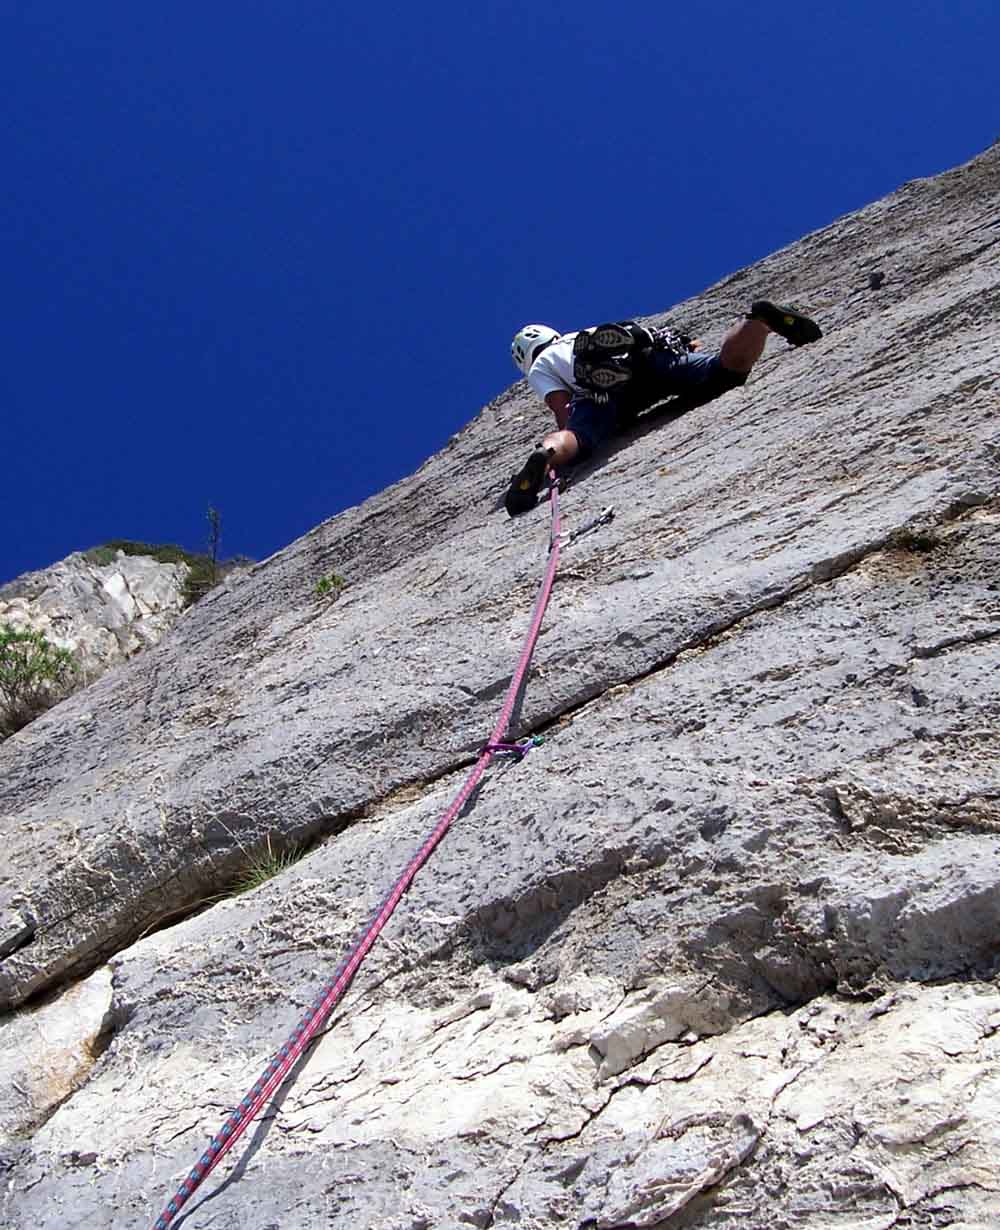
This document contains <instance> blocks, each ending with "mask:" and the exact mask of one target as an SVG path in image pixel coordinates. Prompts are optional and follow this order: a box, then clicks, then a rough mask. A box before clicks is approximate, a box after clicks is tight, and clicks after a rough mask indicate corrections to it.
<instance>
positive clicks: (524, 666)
mask: <svg viewBox="0 0 1000 1230" xmlns="http://www.w3.org/2000/svg"><path fill="white" fill-rule="evenodd" d="M549 498H550V501H551V507H552V523H551V529H550V534H549V558H548V563H547V565H546V568H545V575H544V576H543V578H542V583H541V585H540V586H539V589H538V597H537V598H536V599H535V607H534V610H533V612H532V616H531V625H530V627H529V629H528V635H527V637H526V638H525V642H524V646H523V648H522V649H521V655H520V657H519V658H518V660H517V665H516V666H515V668H514V674H513V676H512V677H511V681H510V687H509V688H508V689H507V696H506V698H505V700H504V704H503V708H502V709H501V711H500V716H499V718H498V719H497V723H496V725H495V726H494V727H493V732H492V734H491V735H490V739H489V742H488V743H487V744H486V746H485V747H484V748H483V750H482V752H480V755H479V758H478V760H477V761H476V763H475V765H474V766H473V768H472V770H471V772H470V773H469V776H468V777H467V778H466V779H465V782H464V784H463V785H462V788H461V789H460V790H459V792H458V794H457V795H456V796H455V798H454V800H453V801H452V803H451V805H450V806H449V808H448V810H447V811H446V812H445V813H444V815H443V816H442V817H441V819H440V820H439V821H438V822H437V824H436V825H435V826H434V829H433V830H432V831H431V833H430V835H429V836H428V837H427V838H426V840H425V841H424V843H423V845H422V846H421V847H420V848H419V850H417V852H416V854H414V855H413V857H412V858H411V859H410V861H409V862H408V863H407V865H406V868H405V870H404V871H403V873H402V875H401V876H400V877H399V879H398V880H397V881H396V883H395V884H394V886H393V888H392V890H391V891H390V893H389V895H388V896H387V897H386V899H385V901H384V902H383V903H382V905H381V906H380V907H379V909H378V910H377V911H376V913H375V914H374V916H373V917H372V919H371V921H370V922H369V923H368V925H367V926H366V927H365V928H364V930H363V931H362V932H361V935H360V936H359V938H358V939H357V940H356V941H355V944H354V947H353V948H352V949H351V950H350V951H349V952H348V953H347V955H346V956H345V957H344V959H343V960H342V961H341V963H340V965H338V966H337V969H336V971H335V973H334V975H333V977H332V978H331V979H330V980H329V981H328V982H327V983H326V984H325V985H324V986H323V988H322V989H321V991H320V993H319V996H318V998H317V999H316V1000H315V1001H314V1002H313V1004H312V1006H311V1007H310V1008H309V1009H308V1011H307V1012H306V1013H305V1015H304V1016H303V1017H302V1019H301V1020H300V1021H299V1023H298V1024H297V1025H296V1026H295V1028H294V1029H293V1030H292V1032H291V1034H290V1035H289V1037H288V1040H287V1041H286V1042H285V1044H284V1046H282V1047H281V1049H280V1050H279V1051H277V1052H276V1053H275V1055H274V1056H273V1058H272V1059H271V1062H270V1063H269V1064H268V1065H267V1067H266V1068H265V1069H264V1071H263V1072H262V1073H261V1074H260V1077H259V1078H258V1080H257V1082H256V1084H254V1086H253V1088H252V1089H251V1090H250V1091H249V1093H248V1094H247V1095H246V1097H245V1098H244V1099H243V1100H242V1102H240V1104H239V1106H237V1107H236V1109H235V1110H234V1111H233V1112H232V1113H231V1114H230V1115H229V1117H228V1118H227V1119H226V1121H225V1123H223V1125H222V1127H221V1128H220V1130H219V1132H218V1133H217V1135H215V1136H213V1137H212V1139H211V1140H210V1141H209V1142H208V1146H207V1147H206V1149H205V1152H204V1153H203V1154H202V1155H201V1157H200V1158H199V1159H198V1161H197V1162H196V1163H195V1165H194V1167H193V1168H192V1170H191V1172H190V1173H189V1174H188V1176H187V1178H186V1179H185V1180H184V1182H183V1183H182V1184H181V1185H180V1187H179V1188H178V1189H177V1191H176V1192H175V1193H174V1196H173V1199H171V1201H170V1202H169V1204H168V1205H167V1206H166V1208H165V1209H164V1210H163V1212H162V1213H161V1214H160V1216H159V1217H158V1218H157V1219H156V1221H155V1223H154V1225H153V1230H167V1227H168V1226H169V1225H170V1223H171V1222H172V1221H173V1220H174V1218H175V1217H176V1216H177V1214H178V1213H179V1212H180V1210H181V1208H182V1207H183V1206H184V1205H185V1204H186V1203H187V1201H188V1200H189V1199H190V1198H191V1196H192V1195H193V1194H194V1192H195V1191H196V1190H197V1189H198V1188H199V1187H200V1186H201V1184H202V1183H203V1182H204V1181H205V1179H207V1178H208V1176H209V1175H210V1174H211V1173H212V1171H213V1170H214V1169H215V1167H216V1166H217V1165H218V1164H219V1162H220V1161H221V1160H222V1159H223V1158H224V1157H225V1155H226V1154H227V1153H228V1152H229V1150H230V1149H231V1148H232V1147H233V1145H234V1144H235V1143H236V1142H237V1140H239V1138H240V1137H241V1136H242V1135H243V1133H244V1132H245V1131H246V1130H247V1128H248V1127H249V1126H250V1124H251V1123H252V1122H253V1120H254V1119H255V1118H256V1117H257V1115H258V1113H259V1112H260V1110H261V1108H262V1107H263V1106H264V1104H265V1103H266V1102H267V1101H268V1099H269V1098H270V1097H271V1095H272V1094H273V1093H274V1092H275V1090H276V1089H277V1088H278V1087H279V1086H280V1085H281V1084H282V1082H283V1081H284V1080H285V1077H286V1076H287V1075H288V1073H289V1072H290V1071H291V1069H292V1068H293V1066H294V1065H295V1062H296V1060H297V1059H298V1058H299V1057H300V1056H301V1055H302V1052H303V1051H304V1050H305V1049H306V1047H307V1046H308V1045H309V1043H310V1042H311V1041H312V1040H313V1038H315V1036H316V1035H317V1033H319V1031H320V1030H321V1029H322V1028H323V1026H324V1024H325V1023H326V1021H327V1018H328V1017H329V1015H330V1013H331V1012H332V1011H333V1009H334V1007H335V1006H336V1004H337V1001H338V1000H339V999H340V997H341V996H342V995H343V994H344V992H345V991H346V990H347V988H348V986H350V983H351V980H352V978H353V977H354V975H355V974H356V973H357V971H358V967H359V966H360V965H361V962H362V961H363V960H364V959H365V957H366V956H367V955H368V952H369V950H370V949H371V947H372V945H373V944H374V943H375V941H376V940H377V939H378V936H379V933H380V932H381V931H382V929H383V927H384V926H385V925H386V923H387V922H388V921H389V919H390V918H391V917H392V913H393V911H394V910H395V908H396V906H397V905H398V904H399V901H400V898H401V897H402V896H403V894H404V893H405V892H406V890H407V889H408V888H409V887H410V884H411V883H412V881H413V878H414V877H415V876H416V874H417V872H418V871H419V870H420V868H421V867H423V865H424V863H426V862H427V860H428V859H429V858H430V856H431V854H432V853H433V852H434V849H435V847H436V846H437V845H438V843H439V842H440V841H441V838H442V837H444V835H445V833H447V831H448V829H449V828H450V827H451V824H452V821H453V820H454V819H455V817H456V816H458V815H459V814H460V812H461V811H462V808H463V807H464V806H465V805H466V803H467V802H468V801H469V798H470V797H471V795H472V792H473V791H474V790H475V789H476V787H477V786H478V785H479V782H480V779H481V778H482V776H483V774H484V773H485V772H486V770H487V768H488V767H489V764H490V761H491V760H492V759H493V757H494V756H495V755H496V754H497V752H498V750H500V749H501V748H503V747H509V746H511V745H508V744H505V743H504V736H505V735H506V733H507V726H508V724H509V723H510V719H511V715H512V713H513V712H514V706H515V705H516V704H517V698H518V696H519V695H520V692H521V688H522V687H523V686H524V679H525V676H526V674H527V671H528V666H529V664H530V662H531V655H532V654H533V653H534V650H535V643H536V641H537V640H538V634H539V632H540V631H541V628H542V620H543V619H544V617H545V609H546V607H547V606H548V602H549V595H550V594H551V593H552V585H553V582H554V581H555V575H556V570H557V568H558V567H559V533H560V514H559V488H558V484H557V483H553V484H552V486H551V487H550V488H549Z"/></svg>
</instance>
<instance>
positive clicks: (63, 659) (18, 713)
mask: <svg viewBox="0 0 1000 1230" xmlns="http://www.w3.org/2000/svg"><path fill="white" fill-rule="evenodd" d="M76 670H77V667H76V662H75V661H74V659H73V655H72V654H71V653H70V652H69V650H68V649H60V648H59V646H58V645H53V644H52V642H51V641H49V640H47V639H46V638H45V636H43V635H42V633H41V632H36V631H34V630H33V629H31V628H14V627H11V626H10V625H9V624H0V738H4V739H5V738H7V736H8V735H12V734H14V732H15V731H18V730H21V729H22V728H23V727H24V726H27V725H28V723H29V722H31V721H33V720H34V719H35V718H36V717H38V715H39V714H41V713H44V712H45V710H46V709H50V708H51V707H52V706H53V705H54V704H55V703H56V702H57V701H59V700H62V698H63V697H64V696H66V695H67V694H68V693H69V691H70V684H71V680H72V678H73V675H74V674H75V673H76Z"/></svg>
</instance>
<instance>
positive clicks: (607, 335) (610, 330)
mask: <svg viewBox="0 0 1000 1230" xmlns="http://www.w3.org/2000/svg"><path fill="white" fill-rule="evenodd" d="M652 344H653V335H652V334H651V333H650V332H649V330H648V329H644V328H643V326H642V325H637V324H636V323H635V321H633V320H625V321H621V322H620V323H617V324H615V323H612V324H608V325H597V326H596V327H595V328H593V329H581V330H580V332H579V333H578V334H577V335H576V337H575V338H574V339H573V354H574V356H575V357H577V358H579V357H581V356H583V355H597V354H600V353H601V352H602V351H604V352H605V353H613V352H615V351H622V350H629V351H631V350H642V349H644V348H645V347H647V346H652Z"/></svg>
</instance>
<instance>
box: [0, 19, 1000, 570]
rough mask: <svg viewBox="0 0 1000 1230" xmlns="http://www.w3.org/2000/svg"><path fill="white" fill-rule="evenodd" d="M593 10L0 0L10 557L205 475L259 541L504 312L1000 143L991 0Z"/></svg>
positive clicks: (489, 381)
mask: <svg viewBox="0 0 1000 1230" xmlns="http://www.w3.org/2000/svg"><path fill="white" fill-rule="evenodd" d="M611 11H612V10H611V9H609V7H608V6H607V5H606V4H601V5H599V4H596V3H589V2H586V0H572V2H568V0H545V2H544V3H537V4H535V3H527V2H522V0H506V2H503V3H496V4H493V3H489V2H488V0H482V2H481V3H479V4H474V5H470V4H469V3H468V0H464V2H462V3H459V2H458V0H443V2H441V3H438V4H436V5H424V4H420V5H416V4H414V5H407V4H405V3H401V4H399V5H398V6H393V5H362V4H357V3H351V4H344V3H338V2H337V0H270V2H268V3H264V2H261V0H239V3H236V2H235V0H209V2H206V0H200V2H199V3H197V4H195V3H193V2H191V0H170V3H163V2H159V3H158V2H156V0H152V2H145V3H136V0H128V2H125V0H94V2H93V3H91V4H83V3H80V2H79V0H72V3H67V2H65V0H51V2H50V3H47V4H28V3H23V4H14V3H12V2H11V0H8V3H6V4H2V3H0V70H2V80H3V111H4V116H5V123H4V124H3V126H2V128H0V167H2V173H3V181H2V182H3V214H2V217H3V223H2V228H0V268H2V270H3V285H4V287H5V289H6V305H7V310H6V311H5V312H4V313H3V319H4V322H5V323H4V329H3V349H4V359H3V364H2V367H0V390H2V413H3V432H2V442H3V456H4V459H5V463H6V464H5V465H4V466H3V469H2V472H0V527H2V528H0V581H2V580H6V579H9V578H11V577H13V576H15V575H17V574H18V573H20V572H23V571H25V570H27V569H30V568H36V567H42V566H44V565H46V564H49V563H51V562H53V561H55V560H57V559H60V558H62V557H63V556H65V555H66V554H68V553H69V552H70V551H72V550H75V549H78V548H83V547H87V546H91V545H93V544H96V543H99V542H102V541H105V540H107V539H109V538H117V537H127V538H136V539H145V540H151V541H159V542H163V541H171V542H179V543H181V544H182V545H184V546H187V547H190V548H196V549H199V548H203V547H204V542H205V535H206V525H205V510H206V507H207V506H208V505H209V504H210V503H211V504H214V505H215V506H216V507H217V508H218V509H219V510H220V511H221V514H222V519H223V536H224V541H223V550H224V552H225V553H226V554H234V553H237V552H240V553H245V554H249V555H252V556H254V557H256V558H262V557H263V556H265V555H267V554H269V553H270V552H272V551H274V550H276V549H277V548H279V547H281V546H283V545H285V544H286V543H288V542H289V541H291V540H292V539H293V538H295V537H296V536H298V535H299V534H301V533H303V532H305V531H306V530H308V529H310V528H311V527H312V526H313V525H315V524H316V523H317V522H319V521H321V520H322V519H323V518H325V517H327V516H330V515H331V514H333V513H335V512H337V511H339V510H340V509H342V508H344V507H346V506H348V505H349V504H353V503H356V502H358V501H360V500H362V499H364V498H365V496H367V495H369V494H371V493H372V492H374V491H377V490H379V489H381V488H382V487H384V486H385V485H386V484H388V483H390V482H392V481H393V480H395V479H397V478H399V477H401V476H402V475H404V474H407V473H409V472H410V471H412V470H413V469H414V468H415V467H416V466H417V465H419V464H420V463H421V462H422V461H423V460H424V459H425V458H426V457H427V456H429V455H430V454H431V453H433V452H435V451H436V450H437V449H438V448H440V447H441V445H442V444H443V443H444V442H445V441H446V440H447V438H448V436H449V435H450V434H451V433H452V432H454V431H456V430H457V429H458V428H459V427H461V426H462V424H464V423H466V422H467V421H468V420H469V419H470V418H471V417H472V416H473V415H474V414H475V413H476V412H477V410H478V409H479V407H480V406H481V405H482V404H484V403H485V402H487V401H489V400H490V399H491V398H493V397H495V396H496V395H497V394H498V393H499V392H501V390H502V389H504V388H505V387H506V386H507V385H508V384H510V382H511V381H512V380H513V379H514V378H515V375H516V373H515V372H514V370H513V368H512V366H511V364H510V356H509V344H510V336H511V334H512V332H513V331H514V329H515V328H516V327H517V326H518V325H520V324H522V323H524V322H525V321H528V320H542V321H548V322H550V323H552V324H554V325H556V326H557V327H561V328H566V329H569V328H573V327H575V326H577V325H579V324H586V323H590V322H593V321H594V320H597V319H600V318H606V317H612V318H613V317H618V316H626V315H631V314H638V313H647V312H653V311H658V310H661V309H663V308H665V307H667V306H669V305H670V304H671V303H673V302H675V301H677V300H678V299H681V298H684V297H686V296H688V295H690V294H693V293H695V292H697V291H698V290H700V289H702V288H703V287H705V286H707V285H709V284H710V283H711V282H713V281H715V280H717V279H718V278H720V277H722V276H723V275H725V274H727V273H729V272H731V271H732V270H734V269H736V268H738V267H740V266H742V265H746V264H748V263H750V262H752V261H754V260H756V259H757V258H759V257H761V256H763V255H765V254H767V253H768V252H771V251H773V250H774V249H775V248H777V247H779V246H781V245H783V244H785V243H788V242H790V241H791V240H794V239H796V238H798V237H799V236H800V235H802V234H804V233H805V232H807V231H809V230H813V229H815V228H817V227H819V226H823V225H824V224H826V223H827V222H830V221H831V220H832V219H834V218H835V217H837V216H838V215H840V214H842V213H844V212H845V211H848V210H850V209H854V208H856V207H858V206H860V205H863V204H866V203H867V202H869V201H872V200H874V199H876V198H877V197H879V196H882V195H883V194H885V193H886V192H889V191H891V190H893V189H894V188H896V187H898V186H899V185H900V184H901V183H903V182H904V181H906V180H908V179H912V178H915V177H917V176H922V175H930V174H933V173H935V172H938V171H941V170H944V169H945V168H947V167H950V166H953V165H955V164H956V163H959V162H962V161H964V160H965V159H967V158H969V157H971V156H972V155H974V154H976V153H978V152H979V151H980V150H982V149H984V148H985V147H986V146H987V145H989V144H990V142H991V141H993V140H994V139H996V138H997V137H998V136H1000V108H998V105H997V104H998V96H1000V90H998V86H997V81H998V78H1000V74H998V72H997V67H996V57H997V48H998V47H1000V5H998V4H997V0H934V2H929V0H923V2H922V0H910V2H908V3H900V2H897V3H888V4H883V5H877V4H873V3H871V0H864V2H862V0H841V3H838V4H837V5H835V6H827V5H822V6H819V5H817V6H813V5H809V6H806V7H804V8H803V7H802V6H800V7H799V8H798V9H795V8H794V7H791V8H790V7H789V6H787V5H781V4H770V5H761V4H752V5H751V4H740V3H734V2H730V0H707V2H704V3H699V4H691V5H689V6H677V5H672V4H669V5H668V4H663V3H657V4H652V3H640V4H636V5H635V6H633V7H632V8H629V6H627V5H626V6H624V7H619V8H617V9H615V10H614V12H615V14H616V16H615V17H610V16H602V14H609V13H610V12H611ZM623 230H624V232H625V233H626V235H627V237H626V238H625V239H622V238H620V236H621V235H622V232H623ZM608 235H613V236H616V238H614V239H612V240H611V241H607V239H606V237H607V236H608ZM525 443H526V445H530V444H531V443H532V441H531V440H528V439H526V441H525ZM505 477H506V476H505V475H500V476H497V479H496V481H497V484H498V486H502V485H503V480H504V478H505Z"/></svg>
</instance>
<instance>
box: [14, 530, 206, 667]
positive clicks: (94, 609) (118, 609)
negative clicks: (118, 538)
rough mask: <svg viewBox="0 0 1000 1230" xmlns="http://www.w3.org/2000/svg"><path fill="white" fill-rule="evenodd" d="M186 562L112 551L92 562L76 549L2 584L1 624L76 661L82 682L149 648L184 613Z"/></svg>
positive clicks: (187, 570)
mask: <svg viewBox="0 0 1000 1230" xmlns="http://www.w3.org/2000/svg"><path fill="white" fill-rule="evenodd" d="M188 572H189V569H188V566H187V565H186V564H161V563H160V562H159V561H158V560H155V559H152V558H150V557H148V556H144V555H126V554H125V553H124V552H123V551H118V552H116V556H115V559H114V560H113V561H112V562H111V563H109V564H94V563H91V562H90V561H89V560H88V559H87V557H86V556H85V555H84V554H83V553H81V552H75V553H74V554H73V555H70V556H67V558H66V559H64V560H60V562H59V563H57V564H53V565H52V566H51V567H50V568H43V569H41V570H40V571H38V572H30V573H26V574H25V575H24V576H21V577H18V578H17V579H16V580H14V581H10V582H8V583H7V584H6V585H3V586H0V624H12V625H14V626H15V627H19V628H32V629H34V630H35V631H36V632H41V633H43V634H44V635H45V636H46V638H47V639H48V640H49V641H51V642H52V643H53V644H55V645H59V646H61V647H62V648H63V649H68V650H70V651H71V652H72V653H73V654H74V657H75V658H76V660H77V662H78V664H79V667H80V670H81V673H82V675H83V677H84V678H85V679H93V678H95V677H96V676H97V675H99V674H101V672H102V671H105V670H107V668H108V667H109V666H115V665H117V664H118V663H119V662H123V661H125V659H126V658H130V657H132V656H133V654H136V653H138V652H139V651H140V650H142V649H148V648H149V646H151V645H155V644H156V642H157V641H158V640H160V638H161V637H162V636H163V635H164V634H165V633H166V632H167V631H169V630H170V628H172V627H173V626H174V624H175V623H176V622H177V618H178V616H179V615H180V613H181V611H182V610H183V609H184V605H185V600H184V581H185V578H186V577H187V574H188Z"/></svg>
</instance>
